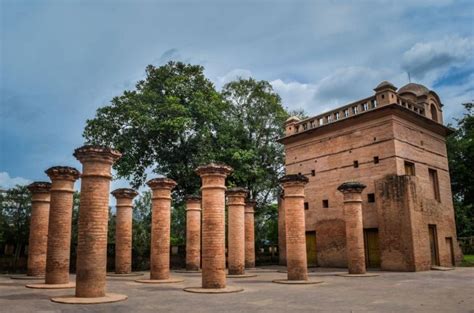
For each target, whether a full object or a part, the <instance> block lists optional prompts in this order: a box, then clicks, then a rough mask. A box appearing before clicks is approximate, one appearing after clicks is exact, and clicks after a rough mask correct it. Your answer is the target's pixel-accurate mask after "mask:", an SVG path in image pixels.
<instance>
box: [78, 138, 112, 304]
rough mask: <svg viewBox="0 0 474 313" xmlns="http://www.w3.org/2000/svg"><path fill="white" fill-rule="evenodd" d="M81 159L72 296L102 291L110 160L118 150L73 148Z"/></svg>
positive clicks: (89, 147) (104, 279) (105, 251)
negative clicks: (74, 291) (75, 261)
mask: <svg viewBox="0 0 474 313" xmlns="http://www.w3.org/2000/svg"><path fill="white" fill-rule="evenodd" d="M74 156H75V157H76V158H77V159H78V160H79V161H80V162H81V163H82V171H83V174H82V180H81V200H80V206H79V221H78V240H77V263H76V297H86V298H95V297H103V296H105V293H106V270H107V268H106V267H107V228H108V220H109V219H108V218H109V191H110V180H111V178H112V175H111V167H112V164H113V163H114V162H115V161H116V160H118V159H119V158H120V156H121V154H120V153H119V152H118V151H115V150H112V149H110V148H107V147H100V146H83V147H81V148H78V149H76V150H75V151H74Z"/></svg>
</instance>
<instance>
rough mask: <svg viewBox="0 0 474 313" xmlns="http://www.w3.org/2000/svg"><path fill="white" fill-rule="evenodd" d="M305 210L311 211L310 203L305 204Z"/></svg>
mask: <svg viewBox="0 0 474 313" xmlns="http://www.w3.org/2000/svg"><path fill="white" fill-rule="evenodd" d="M304 209H305V210H309V203H308V202H305V203H304Z"/></svg>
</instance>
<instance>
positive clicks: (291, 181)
mask: <svg viewBox="0 0 474 313" xmlns="http://www.w3.org/2000/svg"><path fill="white" fill-rule="evenodd" d="M278 181H279V182H280V184H282V185H283V186H289V185H303V186H304V185H306V184H307V183H308V181H309V179H308V177H306V176H304V175H301V174H290V175H285V176H283V177H282V178H280V179H279V180H278Z"/></svg>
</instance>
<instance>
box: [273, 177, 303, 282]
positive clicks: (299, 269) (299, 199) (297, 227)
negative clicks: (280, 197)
mask: <svg viewBox="0 0 474 313" xmlns="http://www.w3.org/2000/svg"><path fill="white" fill-rule="evenodd" d="M307 182H308V179H307V178H306V177H305V176H303V175H287V176H284V177H282V178H281V179H280V183H281V184H282V186H283V189H284V192H285V198H284V202H285V203H284V207H285V221H286V264H287V265H286V266H287V269H288V280H307V279H308V270H307V259H306V233H305V216H304V199H305V194H304V186H305V184H306V183H307Z"/></svg>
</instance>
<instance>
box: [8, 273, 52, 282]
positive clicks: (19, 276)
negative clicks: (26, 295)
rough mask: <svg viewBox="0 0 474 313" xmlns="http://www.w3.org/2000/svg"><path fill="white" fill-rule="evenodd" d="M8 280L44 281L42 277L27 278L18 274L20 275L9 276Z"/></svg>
mask: <svg viewBox="0 0 474 313" xmlns="http://www.w3.org/2000/svg"><path fill="white" fill-rule="evenodd" d="M10 279H18V280H43V281H44V276H28V275H26V274H20V275H12V276H10Z"/></svg>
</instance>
